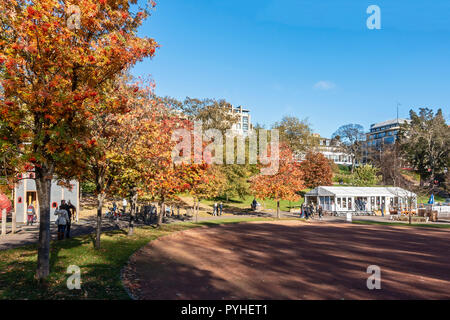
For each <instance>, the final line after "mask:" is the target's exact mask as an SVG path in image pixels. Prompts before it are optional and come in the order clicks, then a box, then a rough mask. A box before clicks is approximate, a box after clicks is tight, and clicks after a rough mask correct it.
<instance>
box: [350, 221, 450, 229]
mask: <svg viewBox="0 0 450 320" xmlns="http://www.w3.org/2000/svg"><path fill="white" fill-rule="evenodd" d="M352 223H354V224H371V225H387V226H401V227H426V228H441V229H450V224H427V223H412V224H408V223H402V222H383V221H367V220H364V221H363V220H353V221H352Z"/></svg>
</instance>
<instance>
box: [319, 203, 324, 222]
mask: <svg viewBox="0 0 450 320" xmlns="http://www.w3.org/2000/svg"><path fill="white" fill-rule="evenodd" d="M318 211H319V220H322V218H323V209H322V206H319V210H318Z"/></svg>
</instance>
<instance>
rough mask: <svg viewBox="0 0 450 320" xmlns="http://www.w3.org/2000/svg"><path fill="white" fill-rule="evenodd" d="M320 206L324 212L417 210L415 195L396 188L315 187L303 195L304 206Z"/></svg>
mask: <svg viewBox="0 0 450 320" xmlns="http://www.w3.org/2000/svg"><path fill="white" fill-rule="evenodd" d="M309 203H314V204H315V205H321V206H322V208H323V209H324V210H325V211H332V212H345V211H356V212H357V211H361V212H376V211H381V210H383V211H384V213H385V214H389V212H390V210H394V209H396V210H399V209H400V210H401V209H406V208H408V207H409V204H411V205H412V209H416V208H417V195H416V194H415V193H413V192H410V191H408V190H405V189H402V188H398V187H317V188H315V189H313V190H311V191H310V192H308V193H307V194H306V195H305V204H309Z"/></svg>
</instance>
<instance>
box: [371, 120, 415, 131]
mask: <svg viewBox="0 0 450 320" xmlns="http://www.w3.org/2000/svg"><path fill="white" fill-rule="evenodd" d="M409 121H411V120H408V119H392V120H387V121H383V122H379V123H375V124H372V125H371V126H370V128H371V129H373V128H379V127H385V126H390V125H392V124H403V123H405V122H409Z"/></svg>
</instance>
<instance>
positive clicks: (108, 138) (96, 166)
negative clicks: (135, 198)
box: [82, 75, 152, 249]
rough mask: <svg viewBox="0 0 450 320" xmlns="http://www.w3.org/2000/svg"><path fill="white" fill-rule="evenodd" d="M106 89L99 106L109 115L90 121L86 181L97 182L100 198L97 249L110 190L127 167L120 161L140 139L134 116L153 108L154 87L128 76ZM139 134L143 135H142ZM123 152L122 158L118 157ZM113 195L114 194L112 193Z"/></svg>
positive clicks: (85, 170) (96, 187)
mask: <svg viewBox="0 0 450 320" xmlns="http://www.w3.org/2000/svg"><path fill="white" fill-rule="evenodd" d="M105 84H106V85H105V86H104V87H103V89H102V90H101V91H100V92H99V96H98V97H99V98H98V100H97V101H98V103H97V104H96V106H97V107H99V108H102V109H105V110H109V113H105V112H98V113H94V115H93V117H92V118H91V119H90V121H89V128H90V136H91V141H92V146H91V147H90V148H89V149H88V150H85V151H84V153H85V154H87V155H88V157H86V158H87V159H86V162H85V168H84V170H83V174H82V178H83V179H84V180H85V181H93V183H94V184H95V193H96V196H97V235H96V242H95V247H96V248H97V249H99V248H100V238H101V226H102V210H103V205H104V201H105V199H106V196H107V195H108V191H111V190H110V188H111V187H112V185H113V184H114V179H115V178H116V177H117V176H119V174H120V173H121V170H123V168H124V167H125V166H124V165H123V163H122V162H121V161H120V160H125V162H127V164H128V161H126V160H127V156H131V157H132V156H133V155H132V154H130V153H125V154H122V152H127V150H126V148H128V147H129V144H133V139H138V137H135V136H134V134H136V132H133V131H131V134H130V130H132V128H130V127H129V125H130V121H127V119H130V115H127V113H130V112H131V111H132V110H133V112H132V113H131V117H139V116H140V113H142V112H144V111H143V110H142V108H146V107H147V106H148V105H149V101H148V98H147V97H148V95H149V93H151V90H152V86H151V85H146V86H143V87H140V86H139V83H131V82H130V81H129V79H128V77H127V76H125V75H124V76H123V77H121V78H119V79H116V80H109V81H107V82H105ZM138 134H139V132H138ZM117 153H120V156H117ZM109 195H111V192H109Z"/></svg>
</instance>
